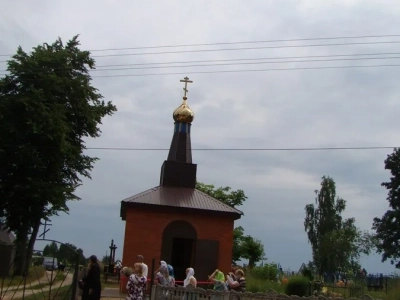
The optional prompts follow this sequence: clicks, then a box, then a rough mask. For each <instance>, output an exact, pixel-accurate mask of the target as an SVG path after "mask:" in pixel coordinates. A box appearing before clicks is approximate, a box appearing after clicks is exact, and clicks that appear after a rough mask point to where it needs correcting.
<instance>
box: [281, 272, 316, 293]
mask: <svg viewBox="0 0 400 300" xmlns="http://www.w3.org/2000/svg"><path fill="white" fill-rule="evenodd" d="M309 289H310V281H309V280H308V279H307V278H306V277H303V276H294V277H290V278H289V280H288V283H287V285H286V288H285V294H286V295H289V296H299V297H303V296H308V294H309Z"/></svg>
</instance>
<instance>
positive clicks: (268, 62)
mask: <svg viewBox="0 0 400 300" xmlns="http://www.w3.org/2000/svg"><path fill="white" fill-rule="evenodd" d="M399 54H400V53H399ZM378 59H400V56H381V57H359V58H334V59H311V60H288V61H277V60H274V61H256V60H255V59H248V60H250V61H249V62H240V63H235V62H233V63H213V64H197V65H178V66H165V65H163V66H150V67H128V68H114V69H107V68H105V69H90V70H89V71H90V72H102V71H121V70H148V69H168V68H189V67H214V66H236V65H255V64H257V65H259V64H281V63H282V64H286V63H306V62H307V63H310V62H311V63H313V62H333V61H363V60H378ZM244 60H247V59H242V60H241V61H244ZM30 70H34V71H35V70H37V71H42V70H44V71H45V70H46V68H32V69H30ZM51 70H61V71H62V70H63V69H61V68H52V69H51ZM0 72H7V70H0Z"/></svg>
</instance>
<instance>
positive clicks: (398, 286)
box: [246, 273, 400, 300]
mask: <svg viewBox="0 0 400 300" xmlns="http://www.w3.org/2000/svg"><path fill="white" fill-rule="evenodd" d="M246 283H247V288H246V290H247V291H249V292H253V293H259V292H261V293H265V292H267V291H268V290H271V289H272V290H274V291H276V292H278V293H282V294H284V293H285V284H283V283H278V282H276V281H269V280H264V279H260V278H257V277H255V276H253V275H252V274H251V273H248V274H247V275H246ZM325 291H327V292H328V293H331V294H332V293H336V294H341V295H342V296H343V297H344V298H350V289H348V288H347V289H344V288H340V287H327V288H326V289H325ZM362 291H363V294H368V295H369V296H371V297H372V298H373V299H381V300H399V299H400V296H399V295H400V279H397V280H395V279H393V280H392V282H391V283H390V284H389V285H388V291H387V293H386V291H378V292H374V291H368V289H367V287H366V286H365V287H363V290H362ZM355 296H356V297H357V298H360V296H361V295H360V296H359V295H355Z"/></svg>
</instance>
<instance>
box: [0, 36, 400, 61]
mask: <svg viewBox="0 0 400 300" xmlns="http://www.w3.org/2000/svg"><path fill="white" fill-rule="evenodd" d="M387 37H400V34H384V35H359V36H339V37H317V38H298V39H275V40H256V41H239V42H217V43H198V44H177V45H158V46H139V47H128V48H108V49H92V50H88V51H90V52H104V51H123V50H140V49H157V48H179V47H201V46H217V45H237V44H260V43H279V42H300V41H318V40H340V39H363V38H387ZM12 55H13V54H0V56H12Z"/></svg>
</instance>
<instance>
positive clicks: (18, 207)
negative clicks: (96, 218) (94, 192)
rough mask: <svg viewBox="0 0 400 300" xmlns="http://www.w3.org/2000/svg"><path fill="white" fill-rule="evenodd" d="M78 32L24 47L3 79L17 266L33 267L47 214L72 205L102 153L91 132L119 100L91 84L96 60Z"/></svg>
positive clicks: (0, 113) (1, 177)
mask: <svg viewBox="0 0 400 300" xmlns="http://www.w3.org/2000/svg"><path fill="white" fill-rule="evenodd" d="M78 46H79V41H78V36H75V37H73V38H72V39H71V40H70V41H68V42H67V43H66V44H65V45H64V44H63V42H62V41H61V39H60V38H59V39H57V40H56V41H55V42H54V43H52V44H51V45H49V44H43V45H39V46H37V47H35V48H33V51H32V52H31V53H29V54H28V53H26V52H25V51H23V49H22V48H21V47H19V48H18V50H17V53H16V54H15V55H14V56H13V57H12V59H10V60H9V61H8V66H7V71H8V75H5V76H4V77H3V78H1V79H0V136H1V142H0V165H1V168H0V199H2V201H1V204H0V214H1V215H2V217H3V218H4V219H5V223H6V225H7V226H8V227H9V228H10V230H12V231H14V232H15V233H16V237H17V239H16V244H17V256H18V260H17V261H18V262H19V264H18V266H17V269H16V273H17V274H18V273H20V274H21V273H22V272H24V271H25V272H26V271H27V270H28V267H29V265H30V259H31V255H32V250H33V246H34V242H35V239H36V236H37V234H38V230H39V227H40V223H41V220H42V219H49V218H50V217H51V216H54V215H57V214H58V212H66V213H67V212H68V206H67V202H68V201H72V200H80V199H79V197H78V196H77V195H76V194H75V190H76V188H77V187H78V186H79V185H80V184H81V179H82V177H86V178H90V171H91V170H92V168H93V165H94V163H95V161H96V160H97V158H96V157H91V156H88V155H86V154H84V151H85V149H86V146H85V141H84V139H85V138H87V137H91V138H96V137H99V136H100V133H101V131H100V129H99V124H101V120H102V118H103V117H104V116H106V115H112V114H113V113H114V112H115V111H116V107H115V106H114V105H112V104H111V102H108V103H105V102H104V101H103V100H102V98H103V97H102V95H101V94H99V93H98V91H97V89H96V88H94V87H93V86H92V85H91V77H90V75H89V70H90V69H94V67H95V61H94V59H93V58H91V56H90V53H89V52H88V51H81V50H80V49H79V47H78Z"/></svg>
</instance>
